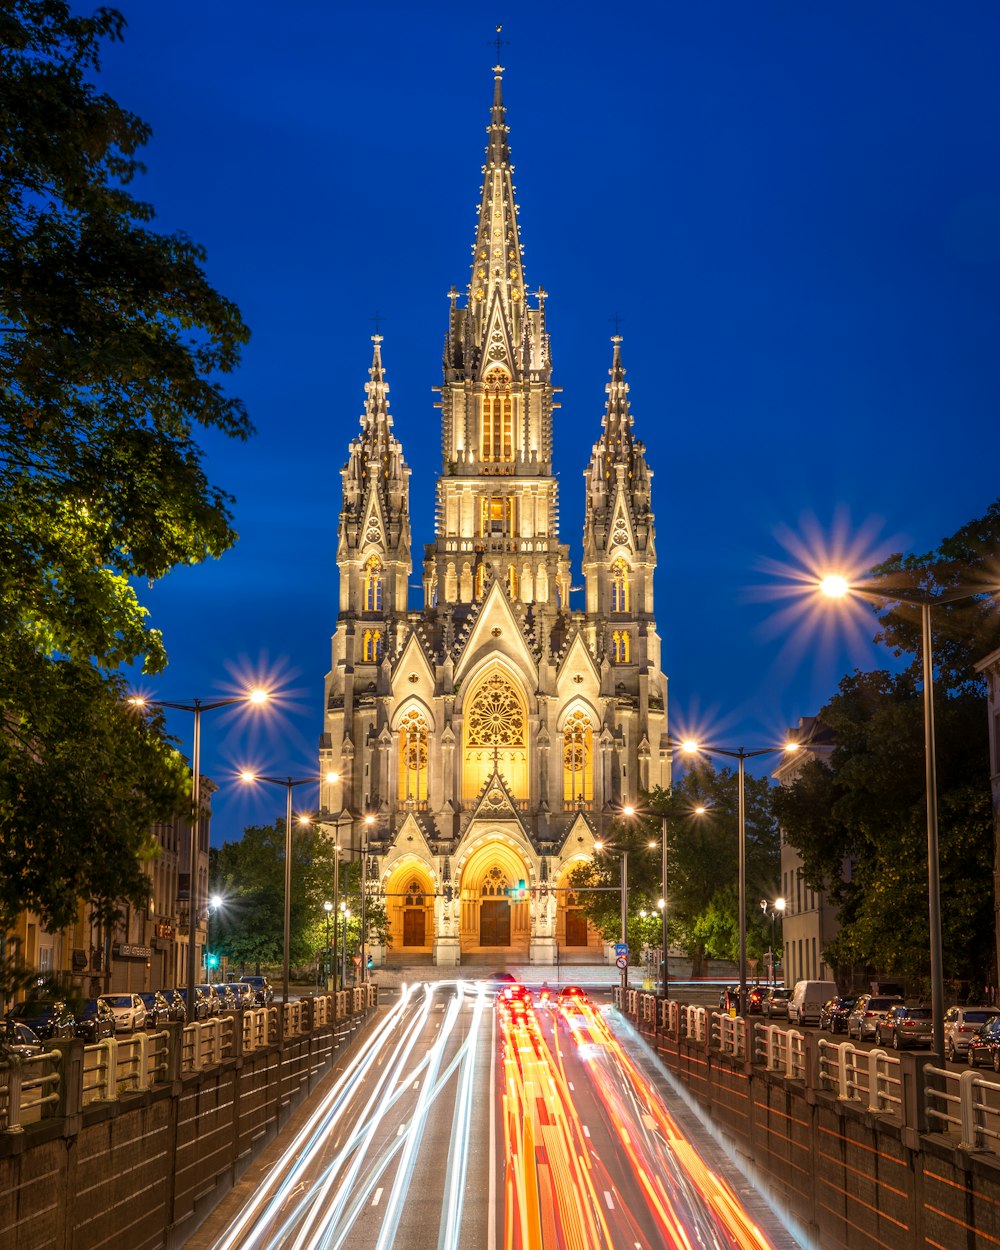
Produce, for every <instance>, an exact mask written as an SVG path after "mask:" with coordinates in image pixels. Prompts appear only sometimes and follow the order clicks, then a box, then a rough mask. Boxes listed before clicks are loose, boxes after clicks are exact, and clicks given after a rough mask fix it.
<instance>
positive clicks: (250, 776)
mask: <svg viewBox="0 0 1000 1250" xmlns="http://www.w3.org/2000/svg"><path fill="white" fill-rule="evenodd" d="M333 776H334V774H332V773H330V774H327V775H326V776H325V777H261V776H258V774H257V773H253V772H243V773H241V774H240V777H241V779H242V780H243V781H245V782H248V783H249V782H253V781H262V782H265V783H266V784H267V785H270V786H284V787H285V914H284V931H283V942H282V956H281V981H282V986H283V990H282V999H281V1001H282V1017H281V1018H282V1019H284V1004H285V1003H287V1002H288V981H289V974H290V962H291V942H292V791H293V790H294V789H295V787H296V786H306V785H315V784H316V783H317V782H319V781H330V780H331V779H332V778H333Z"/></svg>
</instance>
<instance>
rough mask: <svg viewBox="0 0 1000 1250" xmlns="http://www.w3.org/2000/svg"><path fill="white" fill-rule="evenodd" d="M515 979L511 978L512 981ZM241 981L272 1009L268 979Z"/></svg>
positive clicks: (272, 996) (259, 978)
mask: <svg viewBox="0 0 1000 1250" xmlns="http://www.w3.org/2000/svg"><path fill="white" fill-rule="evenodd" d="M507 975H509V974H507ZM513 979H514V978H513V977H511V980H513ZM240 980H241V981H244V982H245V983H246V984H247V985H249V986H250V988H251V989H252V990H253V992H254V996H255V998H256V999H257V1006H258V1007H270V1005H271V1003H272V1002H274V990H273V989H272V988H271V982H270V981H269V980H268V979H267V977H240Z"/></svg>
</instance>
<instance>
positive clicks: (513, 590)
mask: <svg viewBox="0 0 1000 1250" xmlns="http://www.w3.org/2000/svg"><path fill="white" fill-rule="evenodd" d="M507 589H508V591H509V592H510V597H511V598H512V599H516V598H517V569H515V568H514V566H513V564H512V565H511V566H510V568H509V569H508V570H507Z"/></svg>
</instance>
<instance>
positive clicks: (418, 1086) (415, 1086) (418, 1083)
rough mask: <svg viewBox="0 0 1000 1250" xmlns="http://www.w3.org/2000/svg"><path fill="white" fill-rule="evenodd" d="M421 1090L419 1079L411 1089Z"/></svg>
mask: <svg viewBox="0 0 1000 1250" xmlns="http://www.w3.org/2000/svg"><path fill="white" fill-rule="evenodd" d="M419 1088H420V1078H419V1077H418V1078H417V1080H415V1081H414V1082H413V1084H412V1085H411V1086H410V1089H419Z"/></svg>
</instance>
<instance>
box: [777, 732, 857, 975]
mask: <svg viewBox="0 0 1000 1250" xmlns="http://www.w3.org/2000/svg"><path fill="white" fill-rule="evenodd" d="M788 738H789V740H790V741H794V742H800V743H802V744H803V750H801V751H794V752H791V753H790V754H787V755H785V756H783V757H782V759H781V762H780V764H779V765H778V767H777V768H775V769H774V770H773V772H772V773H771V776H772V777H773V778H774V779H775V781H777V782H778V784H779V785H783V786H790V785H792V784H793V783H794V781H795V780H796V778H797V777H798V775H799V773H800V772H801V770H802V766H803V764H805V763H806V762H807V761H808V760H810V759H818V760H823V761H826V760H829V758H830V756H831V755H832V753H833V747H834V738H833V734H832V732H831V731H830V729H829V727H828V726H826V725H824V724H823V722H822V721H821V720H819V719H818V718H817V717H815V716H803V717H800V718H799V724H798V728H796V729H790V730H789V731H788ZM780 835H781V894H782V896H783V897H784V900H785V911H784V915H783V917H782V925H781V932H782V945H783V954H782V968H783V971H784V979H785V984H786V985H788V986H792V985H794V984H795V982H796V981H827V980H831V981H832V980H836V974H835V972H834V970H833V969H832V968H831V967H830V965H829V964H828V963H827V962H826V959H825V956H824V950H825V948H826V945H827V943H828V942H830V941H831V940H832V939H833V938H835V937H836V936H837V933H838V932H839V930H840V919H839V916H838V914H837V909H836V908H835V907H834V906H833V904H832V903H831V902H830V900H829V899H828V898H827V896H826V894H825V893H824V892H823V891H822V890H811V889H809V887H808V886H807V885H806V883H805V881H804V880H803V878H802V856H801V855H800V854H799V852H798V850H797V849H796V848H795V847H794V846H792V845H791V843H790V842H789V841H788V839H787V838H786V837H785V831H784V829H782V830H781V831H780ZM844 871H845V872H847V871H849V865H846V864H845V866H844ZM840 988H841V990H844V989H845V988H848V987H845V986H841V987H840Z"/></svg>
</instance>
